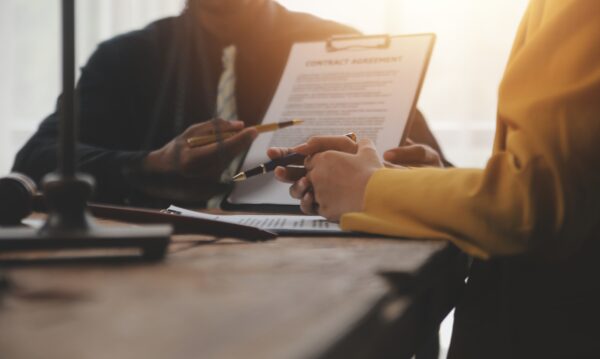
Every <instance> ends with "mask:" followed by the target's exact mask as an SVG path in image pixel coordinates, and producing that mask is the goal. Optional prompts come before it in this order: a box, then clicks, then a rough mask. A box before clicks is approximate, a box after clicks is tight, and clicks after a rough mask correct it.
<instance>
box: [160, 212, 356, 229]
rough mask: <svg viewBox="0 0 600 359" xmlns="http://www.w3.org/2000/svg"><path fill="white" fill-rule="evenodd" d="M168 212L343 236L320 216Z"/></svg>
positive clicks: (335, 224) (259, 226)
mask: <svg viewBox="0 0 600 359" xmlns="http://www.w3.org/2000/svg"><path fill="white" fill-rule="evenodd" d="M167 211H169V212H171V213H177V214H180V215H184V216H189V217H195V218H202V219H210V220H212V221H222V222H228V223H236V224H242V225H245V226H251V227H257V228H260V229H265V230H268V231H271V232H274V233H277V234H342V233H346V232H344V231H342V230H341V229H340V226H339V225H338V224H337V223H333V222H329V221H327V220H326V219H325V218H323V217H320V216H288V215H260V214H250V215H223V214H209V213H202V212H196V211H191V210H189V209H185V208H181V207H177V206H170V207H169V208H168V209H167Z"/></svg>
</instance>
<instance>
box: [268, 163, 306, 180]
mask: <svg viewBox="0 0 600 359" xmlns="http://www.w3.org/2000/svg"><path fill="white" fill-rule="evenodd" d="M274 173H275V178H276V179H277V180H278V181H281V182H284V183H294V182H296V181H298V180H299V179H300V178H302V177H304V176H305V175H306V170H305V168H304V167H295V166H294V167H291V166H288V167H281V166H279V167H277V168H275V171H274Z"/></svg>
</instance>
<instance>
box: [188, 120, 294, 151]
mask: <svg viewBox="0 0 600 359" xmlns="http://www.w3.org/2000/svg"><path fill="white" fill-rule="evenodd" d="M303 122H304V120H300V119H297V118H296V119H293V120H291V121H286V122H277V123H268V124H265V125H258V126H254V127H252V128H255V129H256V131H258V133H263V132H271V131H277V130H279V129H282V128H286V127H290V126H296V125H299V124H301V123H303ZM236 133H238V132H237V131H228V132H221V133H215V134H211V135H205V136H197V137H190V138H188V139H187V140H186V141H187V144H188V146H190V147H198V146H204V145H208V144H211V143H214V142H217V141H219V140H224V139H227V138H229V137H231V136H233V135H235V134H236Z"/></svg>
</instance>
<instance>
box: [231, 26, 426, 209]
mask: <svg viewBox="0 0 600 359" xmlns="http://www.w3.org/2000/svg"><path fill="white" fill-rule="evenodd" d="M433 39H434V36H433V35H427V34H425V35H414V36H399V37H392V38H391V43H390V46H389V48H386V49H368V50H360V51H334V52H329V51H327V50H326V49H325V43H323V42H316V43H299V44H295V45H294V47H293V48H292V51H291V53H290V56H289V60H288V64H287V66H286V69H285V71H284V74H283V76H282V78H281V81H280V83H279V87H278V88H277V92H276V93H275V96H274V98H273V101H272V102H271V105H270V107H269V109H268V111H267V114H266V116H265V120H264V121H263V123H272V122H280V121H289V120H291V119H294V118H301V119H303V120H304V123H303V124H302V125H301V126H297V127H293V128H287V129H283V130H279V131H276V132H273V133H268V134H263V135H261V136H259V137H258V138H257V140H256V141H255V142H254V143H253V145H252V147H251V149H250V151H249V152H248V155H247V156H246V159H245V161H244V164H243V165H242V168H243V169H249V168H253V167H256V166H257V165H259V164H261V163H263V162H265V161H266V160H267V158H266V151H267V148H268V147H271V146H281V147H289V146H294V145H297V144H299V143H302V142H304V141H305V140H306V139H308V138H309V137H311V136H313V135H343V134H345V133H348V132H355V133H356V134H357V135H358V138H359V139H360V138H365V137H366V138H370V139H372V140H373V142H374V143H375V146H376V147H377V150H378V152H379V153H380V154H383V152H384V151H385V150H388V149H390V148H393V147H396V146H398V145H399V143H400V140H401V138H402V135H403V132H404V129H405V127H406V123H407V122H408V119H409V117H410V114H411V113H412V110H413V108H414V103H415V100H416V96H417V94H418V92H419V89H420V84H421V80H422V77H423V74H424V71H425V68H426V65H427V60H428V56H429V54H430V51H431V47H432V44H433ZM358 41H360V40H358ZM288 188H289V186H288V185H286V184H283V183H279V182H277V181H276V180H275V179H274V178H273V175H272V174H266V175H263V176H257V177H253V178H250V179H248V180H247V181H245V182H241V183H238V184H236V186H235V188H234V190H233V192H232V193H231V195H230V197H229V198H228V200H229V202H231V203H233V204H290V205H297V204H299V201H298V200H295V199H293V198H291V197H290V196H289V191H288Z"/></svg>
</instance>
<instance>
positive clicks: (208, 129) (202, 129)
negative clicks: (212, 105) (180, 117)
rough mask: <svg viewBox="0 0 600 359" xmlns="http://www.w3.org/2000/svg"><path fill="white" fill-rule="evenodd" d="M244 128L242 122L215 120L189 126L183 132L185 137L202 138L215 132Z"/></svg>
mask: <svg viewBox="0 0 600 359" xmlns="http://www.w3.org/2000/svg"><path fill="white" fill-rule="evenodd" d="M243 128H244V122H242V121H225V120H222V119H216V120H211V121H206V122H202V123H197V124H195V125H191V126H190V127H188V128H187V129H186V130H185V137H186V138H188V137H193V136H204V135H210V134H213V133H217V132H230V131H240V130H242V129H243Z"/></svg>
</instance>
